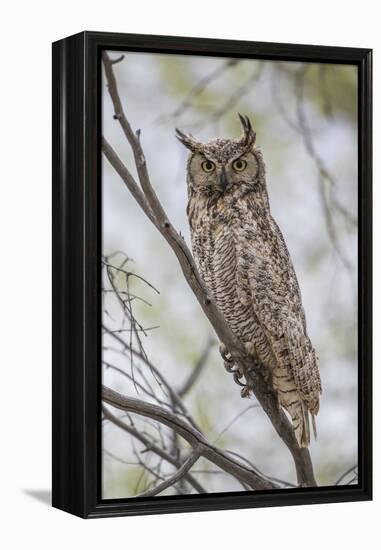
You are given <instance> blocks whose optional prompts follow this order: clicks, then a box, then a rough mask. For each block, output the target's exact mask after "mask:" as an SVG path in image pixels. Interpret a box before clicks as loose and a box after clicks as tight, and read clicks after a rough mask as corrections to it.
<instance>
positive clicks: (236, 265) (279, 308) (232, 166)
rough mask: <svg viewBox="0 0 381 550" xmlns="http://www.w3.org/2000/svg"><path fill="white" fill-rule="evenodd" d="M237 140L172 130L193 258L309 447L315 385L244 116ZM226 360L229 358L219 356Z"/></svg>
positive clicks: (294, 292) (297, 299)
mask: <svg viewBox="0 0 381 550" xmlns="http://www.w3.org/2000/svg"><path fill="white" fill-rule="evenodd" d="M240 119H241V123H242V126H243V130H244V132H243V136H242V137H241V138H240V139H235V140H232V139H216V140H213V141H210V142H208V143H205V144H203V143H201V142H199V141H197V140H196V139H195V138H193V137H192V136H187V135H185V134H183V133H182V132H180V131H179V130H177V133H178V136H177V137H178V139H179V140H180V141H181V142H182V143H183V144H184V145H185V146H186V147H188V149H190V151H191V154H190V156H189V159H188V164H187V185H188V208H187V214H188V219H189V224H190V229H191V238H192V249H193V254H194V257H195V260H196V263H197V265H198V268H199V270H200V272H201V275H202V277H203V278H204V280H205V283H206V285H207V287H208V288H209V290H210V292H211V293H212V295H213V297H214V299H215V301H216V303H217V306H218V307H219V308H220V310H221V311H222V313H223V314H224V316H225V318H226V320H227V321H228V323H229V324H230V326H231V329H232V330H233V332H234V333H235V334H236V335H237V336H238V337H239V338H240V339H241V341H242V342H243V343H244V344H245V347H246V350H247V352H248V353H249V354H250V355H252V356H253V358H254V359H255V360H256V361H257V362H259V363H260V364H261V365H263V367H264V369H265V373H266V377H267V378H268V380H269V382H270V383H271V384H272V386H273V388H274V389H275V390H276V391H277V394H278V398H279V402H280V404H281V405H282V406H283V407H284V408H285V410H286V411H287V412H288V414H289V415H290V416H291V419H292V423H293V426H294V430H295V434H296V437H297V440H298V443H299V445H300V446H302V447H307V446H308V445H309V442H310V428H309V414H311V416H312V421H313V427H314V430H315V423H314V417H315V415H316V414H317V413H318V411H319V395H320V393H321V382H320V375H319V369H318V362H317V356H316V353H315V350H314V348H313V346H312V344H311V341H310V339H309V337H308V334H307V329H306V319H305V314H304V309H303V306H302V301H301V294H300V289H299V284H298V281H297V278H296V275H295V271H294V268H293V265H292V262H291V258H290V255H289V252H288V250H287V246H286V243H285V241H284V239H283V236H282V233H281V231H280V229H279V227H278V226H277V224H276V222H275V220H274V219H273V217H272V216H271V213H270V206H269V199H268V194H267V188H266V176H265V164H264V161H263V157H262V154H261V152H260V151H259V150H258V148H256V147H255V145H254V144H255V133H254V131H253V129H252V127H251V124H250V121H249V119H248V118H247V117H246V118H243V117H241V116H240ZM225 357H226V358H227V359H228V360H229V354H228V353H226V352H225Z"/></svg>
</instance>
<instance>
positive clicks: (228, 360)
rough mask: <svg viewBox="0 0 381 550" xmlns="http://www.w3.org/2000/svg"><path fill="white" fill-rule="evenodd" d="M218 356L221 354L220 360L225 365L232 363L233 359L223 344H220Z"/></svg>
mask: <svg viewBox="0 0 381 550" xmlns="http://www.w3.org/2000/svg"><path fill="white" fill-rule="evenodd" d="M219 350H220V354H221V357H222V359H223V360H224V361H225V362H226V363H234V359H233V357H232V355H231V353H230V352H229V351H228V349H227V347H226V346H225V344H220V348H219Z"/></svg>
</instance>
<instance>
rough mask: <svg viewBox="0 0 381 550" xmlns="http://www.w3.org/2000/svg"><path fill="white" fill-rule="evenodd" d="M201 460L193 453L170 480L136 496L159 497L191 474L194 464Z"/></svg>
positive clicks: (197, 454)
mask: <svg viewBox="0 0 381 550" xmlns="http://www.w3.org/2000/svg"><path fill="white" fill-rule="evenodd" d="M199 458H200V455H199V453H198V452H197V451H193V452H191V454H190V455H189V456H188V458H187V459H186V460H185V461H184V462H183V464H182V465H181V466H180V468H179V469H178V470H177V471H176V472H175V473H174V474H173V475H172V476H171V477H169V478H168V479H165V480H164V481H162V482H161V483H158V484H157V485H156V486H155V487H153V488H152V489H148V490H147V491H144V492H143V493H140V494H139V495H136V496H137V497H153V496H155V495H158V494H159V493H162V492H163V491H165V490H166V489H168V487H172V486H173V485H176V483H177V482H178V481H180V480H181V479H183V478H184V476H185V474H187V473H188V472H189V470H190V469H191V468H192V466H193V464H194V463H195V462H197V460H198V459H199Z"/></svg>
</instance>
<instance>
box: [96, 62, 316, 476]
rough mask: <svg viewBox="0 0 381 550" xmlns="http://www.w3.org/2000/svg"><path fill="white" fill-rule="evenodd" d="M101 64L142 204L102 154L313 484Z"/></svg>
mask: <svg viewBox="0 0 381 550" xmlns="http://www.w3.org/2000/svg"><path fill="white" fill-rule="evenodd" d="M103 63H104V67H105V72H106V78H107V82H108V89H109V92H110V96H111V99H112V101H113V104H114V109H115V115H116V118H117V119H118V121H119V123H120V125H121V127H122V129H123V131H124V134H125V136H126V138H127V140H128V142H129V144H130V146H131V149H132V151H133V154H134V158H135V163H136V168H137V172H138V177H139V182H140V186H141V189H142V191H143V194H144V200H143V199H142V197H141V194H142V193H141V190H140V188H139V185H138V184H137V182H136V181H135V180H134V178H133V177H132V176H131V174H130V172H129V171H128V170H127V169H126V167H125V166H124V164H123V163H122V161H121V160H120V158H119V157H118V155H117V154H116V152H115V151H114V150H113V149H112V147H111V146H110V145H109V143H108V142H107V140H106V139H105V138H103V145H102V149H103V152H104V154H105V156H106V157H107V159H108V160H109V162H110V164H111V165H112V166H113V167H114V169H115V170H116V171H117V173H118V174H119V175H120V176H121V178H122V180H123V181H124V183H125V184H126V186H127V187H128V189H129V190H130V192H131V194H132V195H133V196H134V197H135V198H136V200H137V201H138V203H139V204H141V203H142V204H141V206H142V209H143V211H144V212H145V214H146V215H147V216H148V217H149V219H150V220H151V221H152V223H153V224H154V225H155V227H157V229H158V230H159V231H160V233H161V234H162V236H163V237H164V238H165V240H166V241H167V242H168V244H169V245H170V247H171V248H172V250H173V252H174V253H175V255H176V257H177V259H178V261H179V264H180V267H181V269H182V272H183V274H184V277H185V279H186V281H187V283H188V284H189V286H190V288H191V289H192V291H193V292H194V294H195V296H196V298H197V300H198V302H199V304H200V305H201V307H202V309H203V311H204V313H205V315H206V316H207V318H208V319H209V321H210V323H211V325H212V326H213V328H214V330H215V332H216V334H217V336H218V338H219V339H220V341H221V342H223V343H224V344H225V346H226V348H227V349H228V350H229V352H230V353H231V355H232V356H233V359H234V361H235V362H236V363H237V365H239V367H240V368H241V369H242V371H243V372H244V374H245V378H246V381H247V384H248V385H249V386H250V387H251V388H252V390H253V392H254V395H255V396H256V398H257V400H258V401H259V403H260V404H261V406H262V407H263V409H264V411H265V412H266V414H267V416H268V417H269V419H270V420H271V422H272V424H273V426H274V428H275V430H276V432H277V433H278V435H279V436H280V438H281V439H282V440H283V442H284V443H285V444H286V445H287V447H288V448H289V450H290V452H291V454H292V457H293V459H294V462H295V468H296V474H297V480H298V484H299V485H300V486H315V485H316V481H315V477H314V473H313V466H312V461H311V457H310V454H309V451H308V449H302V448H300V447H299V445H298V442H297V440H296V437H295V434H294V431H293V428H292V426H291V424H290V422H289V421H288V419H287V417H286V415H285V413H284V412H283V410H282V409H281V408H280V406H279V404H278V399H277V396H276V394H275V392H274V391H273V390H272V389H271V388H270V387H269V385H268V384H267V383H266V382H265V380H264V378H263V376H262V374H261V368H260V366H259V365H256V364H255V363H254V362H253V360H252V358H250V357H248V355H247V354H246V351H245V348H244V346H243V344H242V343H241V342H240V340H239V339H238V338H237V337H236V336H235V334H233V332H232V330H231V328H230V326H229V325H228V323H227V322H226V320H225V318H224V316H223V315H222V313H221V312H220V310H219V309H218V308H217V305H216V303H215V302H214V300H213V299H212V297H211V296H210V295H209V292H208V289H207V288H206V286H205V283H204V282H203V280H202V278H201V276H200V274H199V273H198V270H197V267H196V265H195V262H194V260H193V257H192V254H191V252H190V250H189V248H188V247H187V245H186V243H185V241H184V239H183V238H182V237H181V236H180V235H179V234H178V232H177V231H176V229H175V228H174V227H173V226H172V224H171V223H170V221H169V220H168V217H167V215H166V213H165V211H164V209H163V207H162V205H161V203H160V201H159V199H158V197H157V195H156V193H155V190H154V189H153V187H152V184H151V181H150V178H149V174H148V170H147V166H146V161H145V157H144V153H143V150H142V147H141V143H140V134H139V133H138V134H135V133H134V132H133V131H132V129H131V126H130V124H129V122H128V120H127V118H126V116H125V113H124V111H123V108H122V104H121V100H120V97H119V93H118V89H117V85H116V80H115V76H114V73H113V67H112V64H111V61H110V58H109V56H108V55H107V53H104V54H103Z"/></svg>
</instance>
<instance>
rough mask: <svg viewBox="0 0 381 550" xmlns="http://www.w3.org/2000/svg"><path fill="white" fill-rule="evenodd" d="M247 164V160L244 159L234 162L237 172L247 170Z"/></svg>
mask: <svg viewBox="0 0 381 550" xmlns="http://www.w3.org/2000/svg"><path fill="white" fill-rule="evenodd" d="M246 166H247V162H246V161H245V160H242V159H237V160H235V161H234V162H233V168H234V170H235V171H236V172H242V170H245V168H246Z"/></svg>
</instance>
